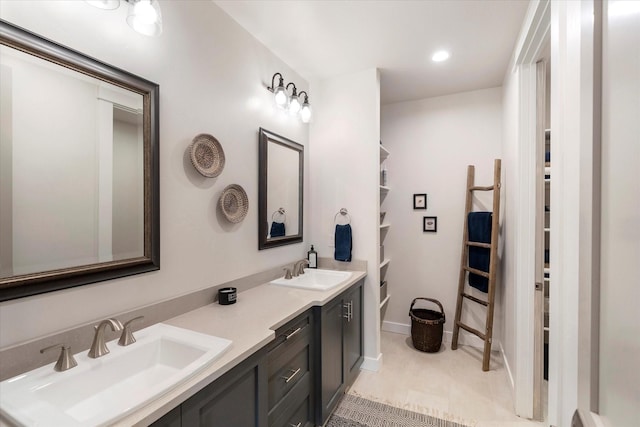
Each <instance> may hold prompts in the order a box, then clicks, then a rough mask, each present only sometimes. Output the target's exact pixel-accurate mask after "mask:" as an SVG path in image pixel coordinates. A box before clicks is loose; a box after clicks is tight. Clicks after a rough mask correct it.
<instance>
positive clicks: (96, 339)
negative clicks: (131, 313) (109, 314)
mask: <svg viewBox="0 0 640 427" xmlns="http://www.w3.org/2000/svg"><path fill="white" fill-rule="evenodd" d="M107 326H109V327H111V330H112V331H121V330H122V323H120V321H119V320H117V319H106V320H103V321H102V322H100V323H99V324H98V326H96V327H95V330H96V334H95V335H94V336H93V343H92V344H91V348H90V349H89V354H88V356H89V357H91V358H93V359H97V358H98V357H101V356H104V355H105V354H107V353H109V349H108V348H107V344H106V343H105V341H104V329H105V328H106V327H107Z"/></svg>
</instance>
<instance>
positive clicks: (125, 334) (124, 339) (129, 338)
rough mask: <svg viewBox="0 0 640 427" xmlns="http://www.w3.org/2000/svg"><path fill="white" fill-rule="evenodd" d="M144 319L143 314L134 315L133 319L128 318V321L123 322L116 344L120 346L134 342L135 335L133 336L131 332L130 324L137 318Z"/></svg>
mask: <svg viewBox="0 0 640 427" xmlns="http://www.w3.org/2000/svg"><path fill="white" fill-rule="evenodd" d="M142 319H144V316H138V317H134V318H133V319H131V320H129V321H128V322H125V324H124V325H123V326H122V328H123V329H122V335H120V340H119V341H118V345H121V346H127V345H131V344H133V343H134V342H136V339H135V337H134V336H133V334H132V333H131V324H132V323H133V322H136V321H138V320H142Z"/></svg>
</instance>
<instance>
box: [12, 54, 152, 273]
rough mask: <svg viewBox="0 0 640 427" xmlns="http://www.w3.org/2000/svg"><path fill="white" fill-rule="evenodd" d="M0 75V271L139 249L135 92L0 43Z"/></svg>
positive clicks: (138, 108)
mask: <svg viewBox="0 0 640 427" xmlns="http://www.w3.org/2000/svg"><path fill="white" fill-rule="evenodd" d="M0 73H1V74H0V85H1V87H0V105H1V106H2V107H1V110H2V129H3V130H2V133H1V134H0V145H1V146H2V151H1V152H0V153H1V155H0V165H1V169H2V180H0V205H2V211H3V212H2V214H3V215H2V221H1V222H0V234H1V235H2V244H3V246H5V247H4V249H5V250H3V251H2V252H0V266H1V269H0V277H10V276H14V275H22V274H29V273H36V272H42V271H47V270H53V269H60V268H67V267H71V266H74V265H79V264H92V263H98V262H105V261H113V260H118V259H125V258H132V257H139V256H142V255H143V254H144V247H143V242H144V214H143V209H144V207H143V200H144V199H143V189H144V188H143V184H144V182H143V162H142V158H143V136H142V135H143V129H142V95H140V94H136V93H132V92H129V91H125V90H124V89H121V88H119V87H117V86H114V85H112V84H109V83H106V82H102V81H100V80H97V79H95V78H93V77H90V76H86V75H84V74H80V73H77V72H74V71H71V70H69V69H67V68H65V67H62V66H60V65H57V64H52V63H50V62H47V61H44V60H42V59H40V58H36V57H34V56H31V55H27V54H25V53H23V52H20V51H18V50H16V49H12V48H9V47H6V46H2V47H1V50H0Z"/></svg>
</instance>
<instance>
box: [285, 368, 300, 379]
mask: <svg viewBox="0 0 640 427" xmlns="http://www.w3.org/2000/svg"><path fill="white" fill-rule="evenodd" d="M300 369H302V368H298V369H296V370H295V371H294V370H293V369H292V370H291V371H292V372H293V373H292V374H291V375H289V376H288V377H282V379H283V380H284V382H285V383H288V382H289V381H291V380H292V379H293V377H295V376H296V375H298V372H300Z"/></svg>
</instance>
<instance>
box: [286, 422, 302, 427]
mask: <svg viewBox="0 0 640 427" xmlns="http://www.w3.org/2000/svg"><path fill="white" fill-rule="evenodd" d="M289 425H290V426H291V427H300V426H301V425H302V421H301V422H299V423H298V424H289Z"/></svg>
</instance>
